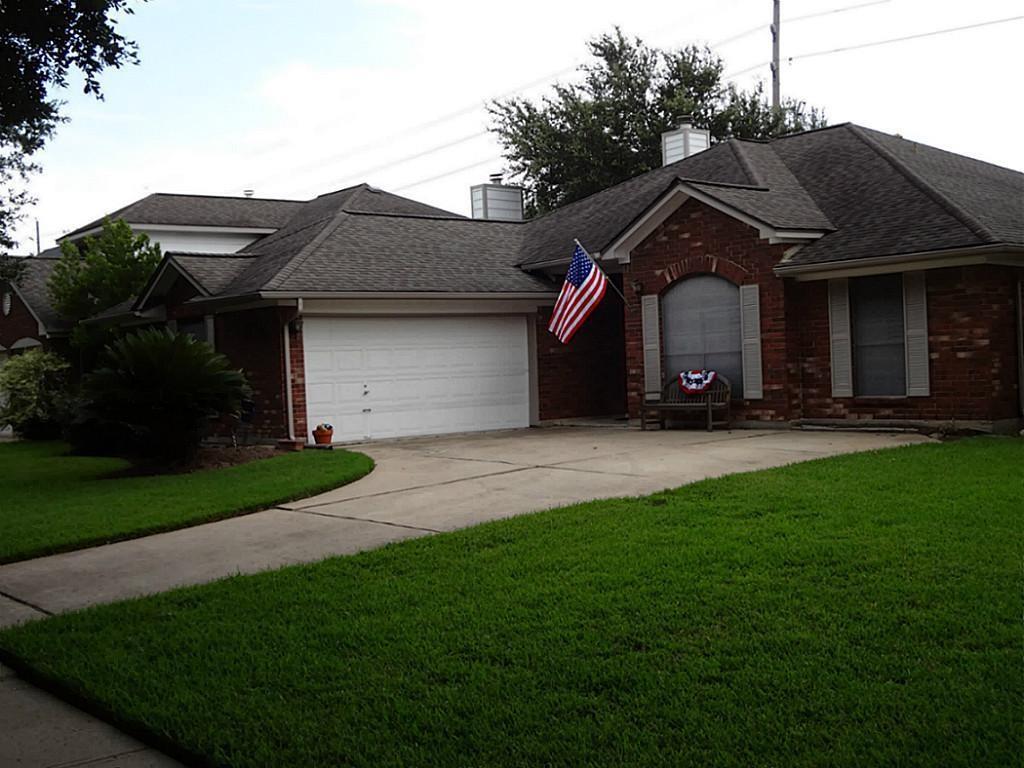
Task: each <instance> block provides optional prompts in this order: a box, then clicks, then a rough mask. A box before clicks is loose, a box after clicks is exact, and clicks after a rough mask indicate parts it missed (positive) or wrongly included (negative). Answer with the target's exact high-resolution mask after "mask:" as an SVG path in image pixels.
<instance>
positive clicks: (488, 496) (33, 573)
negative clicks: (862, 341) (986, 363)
mask: <svg viewBox="0 0 1024 768" xmlns="http://www.w3.org/2000/svg"><path fill="white" fill-rule="evenodd" d="M926 441H927V438H924V437H921V436H918V435H913V434H873V433H835V432H793V431H780V430H763V431H754V430H743V431H731V432H714V433H710V434H709V433H706V432H690V431H667V432H639V431H637V430H631V429H625V428H620V429H610V428H586V427H559V428H548V429H534V430H517V431H512V432H503V433H482V434H475V435H457V436H451V437H439V438H424V439H415V440H404V441H395V442H390V443H376V444H368V445H365V446H356V448H357V449H358V450H361V451H364V452H365V453H367V454H369V455H370V456H372V457H373V458H374V460H375V461H376V462H377V467H376V469H375V470H374V471H373V472H372V473H371V474H370V475H368V476H367V477H365V478H363V479H361V480H359V481H357V482H355V483H352V484H351V485H347V486H344V487H342V488H339V489H337V490H334V491H330V492H328V493H324V494H321V495H319V496H316V497H313V498H310V499H305V500H303V501H300V502H295V503H292V504H284V505H281V506H280V507H277V508H275V509H270V510H266V511H264V512H258V513H255V514H251V515H245V516H243V517H237V518H233V519H230V520H224V521H221V522H217V523H209V524H206V525H200V526H196V527H194V528H186V529H184V530H180V531H174V532H171V533H164V534H159V535H156V536H148V537H145V538H142V539H135V540H133V541H124V542H119V543H116V544H109V545H106V546H101V547H95V548H93V549H86V550H81V551H78V552H70V553H67V554H63V555H54V556H52V557H44V558H39V559H36V560H29V561H25V562H22V563H12V564H10V565H5V566H0V626H5V625H11V624H15V623H19V622H21V621H27V620H31V619H33V618H41V617H44V616H46V615H50V614H54V613H61V612H63V611H69V610H75V609H79V608H84V607H86V606H89V605H95V604H97V603H105V602H110V601H114V600H120V599H123V598H127V597H133V596H138V595H144V594H149V593H154V592H160V591H164V590H167V589H172V588H174V587H177V586H182V585H186V584H199V583H203V582H208V581H213V580H215V579H219V578H223V577H225V576H230V575H233V574H237V573H253V572H256V571H261V570H266V569H268V568H275V567H278V566H282V565H288V564H292V563H301V562H310V561H315V560H320V559H322V558H324V557H328V556H330V555H345V554H352V553H355V552H359V551H361V550H365V549H372V548H374V547H379V546H382V545H384V544H388V543H391V542H396V541H401V540H403V539H408V538H413V537H417V536H427V535H431V534H434V533H438V532H441V531H451V530H455V529H457V528H463V527H466V526H469V525H474V524H476V523H481V522H486V521H489V520H495V519H499V518H502V517H509V516H512V515H519V514H524V513H528V512H534V511H538V510H542V509H547V508H550V507H555V506H559V505H563V504H571V503H575V502H579V501H586V500H589V499H594V498H604V497H612V496H631V495H638V494H646V493H652V492H655V491H658V490H662V489H664V488H669V487H674V486H678V485H683V484H685V483H689V482H693V481H695V480H700V479H703V478H706V477H715V476H719V475H725V474H730V473H734V472H744V471H749V470H755V469H764V468H768V467H774V466H779V465H782V464H790V463H793V462H797V461H805V460H808V459H816V458H821V457H824V456H832V455H836V454H840V453H849V452H854V451H864V450H871V449H875V448H887V447H892V446H897V445H905V444H910V443H918V442H926ZM0 765H2V766H8V765H12V766H15V765H16V766H72V765H73V766H97V767H98V766H103V767H104V768H115V767H116V766H122V767H123V768H142V767H143V766H152V767H153V768H170V767H172V766H179V765H180V764H179V763H177V762H175V761H173V760H171V759H170V758H168V757H166V756H164V755H162V754H160V753H158V752H156V751H154V750H152V749H148V748H146V747H145V746H144V745H142V744H140V743H139V742H137V741H136V740H134V739H132V738H130V737H128V736H125V735H124V734H122V733H120V732H119V731H117V730H116V729H114V728H112V727H111V726H109V725H106V724H105V723H102V722H100V721H98V720H96V719H95V718H92V717H90V716H89V715H86V714H85V713H83V712H80V711H79V710H77V709H75V708H74V707H71V706H69V705H67V704H65V703H63V702H61V701H59V700H58V699H56V698H54V697H52V696H50V695H49V694H47V693H44V692H43V691H40V690H38V689H36V688H33V687H32V686H30V685H29V684H28V683H26V682H24V681H22V680H20V679H18V678H17V677H16V676H14V675H13V674H12V673H11V672H10V671H9V670H6V669H4V668H3V667H0Z"/></svg>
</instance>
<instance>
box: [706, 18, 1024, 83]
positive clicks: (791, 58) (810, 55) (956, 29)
mask: <svg viewBox="0 0 1024 768" xmlns="http://www.w3.org/2000/svg"><path fill="white" fill-rule="evenodd" d="M1021 19H1024V16H1009V17H1007V18H1005V19H990V20H989V21H981V22H978V23H977V24H965V25H963V26H960V27H947V28H946V29H933V30H931V31H929V32H919V33H917V34H913V35H903V36H902V37H890V38H887V39H885V40H872V41H871V42H868V43H856V44H855V45H844V46H842V47H839V48H829V49H828V50H823V51H809V52H807V53H797V54H794V55H793V56H787V57H786V61H787V62H792V61H798V60H800V59H810V58H813V57H815V56H828V55H830V54H833V53H845V52H847V51H856V50H859V49H861V48H874V47H876V46H879V45H890V44H892V43H903V42H906V41H908V40H918V39H921V38H924V37H935V36H936V35H945V34H949V33H951V32H963V31H964V30H967V29H978V28H979V27H991V26H993V25H996V24H1006V23H1008V22H1011V21H1020V20H1021ZM769 64H771V61H762V62H761V63H759V64H754V65H753V66H750V67H747V68H746V69H740V70H737V71H736V72H727V73H726V74H724V75H722V77H723V78H725V79H729V78H733V77H739V76H740V75H745V74H747V73H748V72H753V71H754V70H757V69H761V68H762V67H767V66H768V65H769Z"/></svg>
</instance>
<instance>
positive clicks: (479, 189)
mask: <svg viewBox="0 0 1024 768" xmlns="http://www.w3.org/2000/svg"><path fill="white" fill-rule="evenodd" d="M504 178H505V175H504V174H502V173H492V174H491V176H490V179H491V181H490V183H489V184H477V185H475V186H472V187H470V188H469V197H470V201H471V202H472V208H473V218H474V219H494V220H496V221H522V220H523V188H522V187H513V186H510V185H507V184H502V183H501V182H502V179H504Z"/></svg>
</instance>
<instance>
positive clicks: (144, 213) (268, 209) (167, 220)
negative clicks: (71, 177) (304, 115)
mask: <svg viewBox="0 0 1024 768" xmlns="http://www.w3.org/2000/svg"><path fill="white" fill-rule="evenodd" d="M303 205H304V203H303V201H301V200H272V199H267V198H261V197H217V196H213V195H178V194H170V193H166V192H157V193H154V194H152V195H147V196H146V197H144V198H142V199H141V200H136V201H135V202H133V203H129V204H128V205H126V206H124V207H123V208H118V209H117V210H116V211H112V212H111V213H109V214H107V215H106V216H104V217H102V218H99V219H96V220H95V221H90V222H89V223H88V224H86V225H85V226H82V227H79V228H78V229H76V230H74V231H72V232H69V233H68V234H66V235H64V236H63V237H64V238H67V237H74V236H75V235H77V234H80V233H82V232H88V231H89V230H90V229H94V228H96V227H99V226H100V225H101V224H103V222H104V220H105V219H108V218H109V219H124V220H125V221H127V222H128V223H129V224H178V225H181V226H193V227H242V228H252V229H277V228H278V227H283V226H284V225H285V224H286V223H287V222H288V220H289V219H290V218H291V217H292V216H293V215H295V213H296V212H297V211H298V210H299V209H300V208H301V207H302V206H303Z"/></svg>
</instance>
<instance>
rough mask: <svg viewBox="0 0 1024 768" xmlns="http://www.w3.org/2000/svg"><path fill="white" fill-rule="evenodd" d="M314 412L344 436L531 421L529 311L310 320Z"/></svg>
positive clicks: (310, 410)
mask: <svg viewBox="0 0 1024 768" xmlns="http://www.w3.org/2000/svg"><path fill="white" fill-rule="evenodd" d="M302 337H303V344H304V350H305V358H306V416H307V419H308V422H309V426H310V429H312V428H313V427H314V426H315V425H316V424H318V423H321V422H328V423H329V424H332V425H333V426H334V440H335V442H344V441H352V440H365V439H371V438H372V439H379V438H385V437H404V436H409V435H434V434H441V433H444V432H468V431H475V430H484V429H507V428H511V427H526V426H529V424H530V406H529V398H530V394H529V392H530V387H529V374H528V365H529V363H528V359H529V354H528V351H527V340H526V319H525V318H524V317H403V318H355V317H330V318H327V317H307V318H305V320H304V322H303V329H302Z"/></svg>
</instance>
